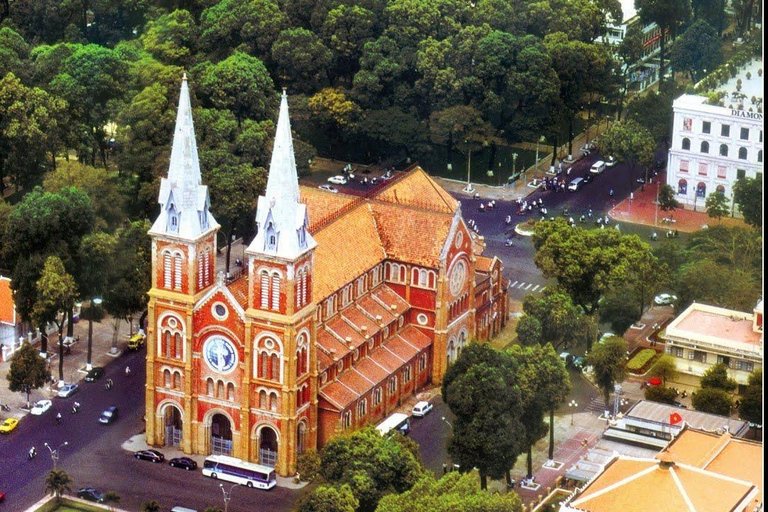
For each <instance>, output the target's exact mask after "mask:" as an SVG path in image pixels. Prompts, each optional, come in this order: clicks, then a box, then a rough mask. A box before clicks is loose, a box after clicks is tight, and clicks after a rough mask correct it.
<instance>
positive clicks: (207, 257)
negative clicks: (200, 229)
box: [203, 216, 211, 286]
mask: <svg viewBox="0 0 768 512" xmlns="http://www.w3.org/2000/svg"><path fill="white" fill-rule="evenodd" d="M207 218H208V217H207V216H206V219H207ZM203 261H204V265H203V277H204V280H205V286H208V285H209V284H211V249H206V250H205V252H204V253H203Z"/></svg>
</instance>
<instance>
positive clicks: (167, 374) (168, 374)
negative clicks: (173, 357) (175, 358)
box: [163, 370, 171, 388]
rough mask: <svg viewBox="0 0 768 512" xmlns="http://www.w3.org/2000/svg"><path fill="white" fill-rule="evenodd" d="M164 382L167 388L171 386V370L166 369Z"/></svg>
mask: <svg viewBox="0 0 768 512" xmlns="http://www.w3.org/2000/svg"><path fill="white" fill-rule="evenodd" d="M163 383H164V385H165V387H167V388H170V387H171V370H165V371H164V372H163Z"/></svg>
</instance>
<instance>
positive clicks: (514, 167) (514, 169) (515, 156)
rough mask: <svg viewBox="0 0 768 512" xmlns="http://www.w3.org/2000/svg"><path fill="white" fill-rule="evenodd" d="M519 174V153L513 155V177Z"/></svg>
mask: <svg viewBox="0 0 768 512" xmlns="http://www.w3.org/2000/svg"><path fill="white" fill-rule="evenodd" d="M515 174H517V153H512V176H514V175H515Z"/></svg>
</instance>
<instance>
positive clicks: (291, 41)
mask: <svg viewBox="0 0 768 512" xmlns="http://www.w3.org/2000/svg"><path fill="white" fill-rule="evenodd" d="M332 59H333V55H332V54H331V51H330V50H329V49H328V47H326V46H325V45H324V44H323V42H322V41H321V40H320V38H319V37H318V36H317V35H316V34H315V33H314V32H312V31H311V30H307V29H305V28H290V29H286V30H283V31H282V32H280V35H279V36H278V37H277V40H276V41H275V44H273V45H272V60H273V61H274V62H275V65H276V66H277V72H278V74H279V76H280V79H281V81H282V83H283V84H286V85H287V84H290V87H291V90H292V91H297V92H305V93H309V92H314V91H317V90H318V89H319V88H320V87H321V86H323V85H325V84H326V81H327V69H328V68H329V67H330V65H331V62H332Z"/></svg>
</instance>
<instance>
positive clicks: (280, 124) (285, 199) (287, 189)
mask: <svg viewBox="0 0 768 512" xmlns="http://www.w3.org/2000/svg"><path fill="white" fill-rule="evenodd" d="M256 225H257V226H258V232H257V234H256V238H254V239H253V242H251V245H250V246H249V247H248V251H250V252H257V253H267V254H271V255H274V256H279V257H282V258H286V259H293V258H295V257H297V256H299V255H300V254H302V253H304V252H305V251H307V250H309V249H311V248H313V247H314V246H315V241H314V240H313V239H312V236H311V235H310V234H309V231H308V230H307V226H308V221H307V207H306V205H304V204H301V203H300V202H299V176H298V173H297V172H296V158H295V156H294V154H293V137H292V135H291V121H290V119H289V114H288V95H287V94H286V92H285V89H283V97H282V98H281V100H280V113H279V115H278V118H277V128H276V129H275V144H274V147H273V148H272V161H271V162H270V164H269V178H268V179H267V190H266V192H265V193H264V195H263V196H261V197H259V202H258V205H257V208H256Z"/></svg>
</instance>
